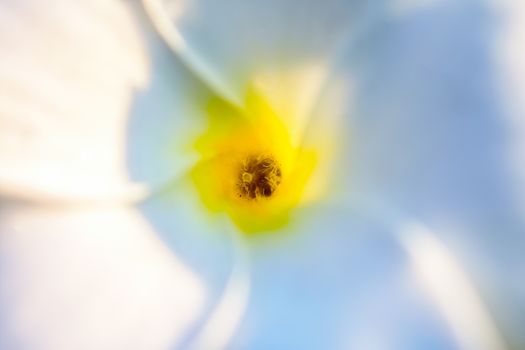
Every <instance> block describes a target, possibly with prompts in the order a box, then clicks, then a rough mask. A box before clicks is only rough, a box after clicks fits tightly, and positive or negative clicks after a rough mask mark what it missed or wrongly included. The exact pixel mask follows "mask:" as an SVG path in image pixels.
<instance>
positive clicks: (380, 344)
mask: <svg viewBox="0 0 525 350" xmlns="http://www.w3.org/2000/svg"><path fill="white" fill-rule="evenodd" d="M298 216H300V217H301V218H302V219H303V220H302V221H301V222H300V223H299V224H298V225H297V227H296V230H297V231H296V232H294V233H288V234H286V233H285V232H284V233H283V232H281V234H279V233H276V235H275V236H273V237H272V236H264V237H262V238H261V241H258V242H254V246H253V250H254V252H253V255H252V260H253V267H252V271H253V273H252V290H253V292H252V296H251V299H250V303H249V305H248V309H247V315H246V317H245V319H244V321H243V323H242V327H241V328H240V329H239V331H238V333H237V337H236V338H235V340H234V343H233V346H232V347H233V348H247V349H269V348H272V349H274V348H279V349H374V348H378V349H423V348H424V349H428V348H436V349H455V348H457V344H456V343H455V340H454V339H453V337H452V335H451V333H449V330H448V327H447V325H446V323H445V322H444V319H443V316H442V314H441V312H440V310H439V309H438V308H437V307H436V305H435V304H434V303H433V300H431V299H430V298H429V296H428V295H427V294H426V292H425V291H424V290H423V289H422V288H421V286H419V285H418V278H417V276H416V275H415V274H413V272H412V271H411V264H410V261H409V260H408V257H407V255H406V252H405V251H404V249H403V248H402V247H401V246H400V245H399V242H398V241H397V239H396V235H395V227H391V226H389V225H388V223H387V222H385V223H383V222H381V220H380V219H378V218H370V217H366V216H364V215H362V214H359V213H357V212H355V211H352V210H349V209H348V208H344V207H342V206H340V205H336V206H334V205H323V206H315V207H314V206H312V207H311V208H309V209H305V210H304V211H302V212H301V213H299V214H298ZM269 237H272V238H269Z"/></svg>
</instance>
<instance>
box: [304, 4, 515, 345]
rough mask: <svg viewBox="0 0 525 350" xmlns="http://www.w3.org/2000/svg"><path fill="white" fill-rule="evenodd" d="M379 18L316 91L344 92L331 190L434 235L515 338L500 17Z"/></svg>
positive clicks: (439, 10) (434, 9) (481, 13)
mask: <svg viewBox="0 0 525 350" xmlns="http://www.w3.org/2000/svg"><path fill="white" fill-rule="evenodd" d="M385 13H387V14H389V16H388V17H386V18H385V19H384V21H383V25H382V26H379V27H377V28H376V29H375V30H374V31H372V32H370V33H369V34H368V35H369V38H367V40H363V41H362V42H361V45H360V46H359V47H357V48H356V47H354V50H353V51H352V52H348V54H347V55H346V56H345V58H344V59H342V60H341V61H340V65H339V66H338V67H339V68H338V69H336V70H335V73H334V78H333V81H331V82H329V83H328V84H327V85H328V86H334V85H337V84H339V83H341V82H342V84H343V85H344V86H345V89H346V90H345V91H348V93H347V96H348V98H347V101H348V103H347V104H346V107H345V109H344V111H343V112H342V115H343V116H344V118H341V120H342V121H343V123H344V124H341V126H340V129H341V130H342V131H341V135H343V136H342V137H341V138H342V139H344V148H343V151H342V152H341V154H340V156H339V157H337V160H336V162H335V163H336V165H337V171H336V172H335V173H336V177H337V181H334V182H332V183H331V186H332V187H333V188H335V189H337V190H338V191H339V197H340V198H345V199H346V201H347V202H349V203H351V204H352V206H354V207H360V206H370V205H371V203H374V204H373V206H376V207H381V208H383V209H385V208H386V209H387V210H394V209H395V210H396V211H399V212H402V213H405V214H406V213H409V214H410V215H411V216H412V217H415V218H417V219H419V220H421V221H423V222H424V223H425V224H426V225H428V226H430V227H431V228H432V229H433V230H434V231H436V232H438V234H439V237H440V239H441V240H443V241H444V242H445V243H446V245H447V246H448V247H450V249H451V250H452V251H453V252H455V254H457V255H458V258H459V260H460V261H461V262H462V263H463V264H465V268H466V270H467V272H468V274H470V275H471V277H472V278H473V279H474V280H475V282H476V285H478V286H480V288H481V292H482V295H483V297H484V298H485V299H486V300H487V301H490V307H491V308H492V309H494V310H491V311H493V313H495V314H496V315H497V317H496V319H497V320H498V322H499V323H501V324H502V325H505V327H506V330H508V332H509V333H512V337H515V338H523V336H522V335H521V332H520V331H519V330H517V328H519V326H518V325H521V324H523V321H522V320H523V315H524V313H523V307H524V305H525V290H524V289H523V283H521V282H519V283H516V281H517V280H520V281H521V280H522V278H521V277H520V276H522V275H523V271H525V270H524V268H525V260H524V259H523V254H522V251H523V249H525V238H524V236H523V232H524V230H525V221H524V220H523V218H524V216H523V210H522V207H520V205H519V203H518V201H517V200H516V194H517V193H520V192H519V190H518V189H519V188H522V186H523V185H522V184H521V183H520V182H519V181H516V176H515V173H514V170H512V168H511V167H509V164H508V159H509V153H511V152H512V153H514V151H515V150H512V149H509V144H511V142H512V140H514V137H513V135H515V132H516V129H513V128H512V125H513V124H510V123H509V122H508V116H507V112H506V110H507V108H508V105H506V103H507V101H505V100H503V99H501V90H497V89H496V88H500V87H501V86H500V85H499V84H500V79H501V77H500V76H498V75H497V74H500V73H499V69H500V67H498V66H497V65H496V63H497V62H496V61H495V60H494V57H497V56H498V55H499V54H498V52H497V50H498V48H499V43H498V41H495V40H496V39H498V36H497V35H496V34H498V33H499V30H500V28H499V27H498V26H497V25H496V24H497V23H498V21H496V20H495V19H496V18H499V17H498V16H499V15H500V14H499V12H496V11H494V10H493V8H491V7H489V6H487V5H486V4H483V3H480V2H475V1H472V2H470V1H467V2H461V3H459V2H450V1H436V2H427V3H426V5H424V6H420V7H418V8H417V9H414V10H413V11H409V12H406V11H404V12H403V13H401V14H400V13H399V12H396V11H391V12H385ZM506 38H507V39H508V37H507V36H506ZM520 38H521V37H520ZM518 42H519V43H521V41H519V40H517V41H516V43H518ZM495 73H497V74H495ZM343 125H344V126H343ZM314 130H315V128H314ZM311 134H312V135H313V136H314V137H315V132H312V133H311ZM514 340H515V341H517V342H518V343H519V342H520V341H521V342H522V343H523V342H524V341H523V339H522V340H520V341H519V340H516V339H514Z"/></svg>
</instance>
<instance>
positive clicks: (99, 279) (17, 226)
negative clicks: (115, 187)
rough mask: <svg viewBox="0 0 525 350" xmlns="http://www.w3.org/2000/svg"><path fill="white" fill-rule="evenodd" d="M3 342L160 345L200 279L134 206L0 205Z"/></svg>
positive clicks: (171, 339)
mask: <svg viewBox="0 0 525 350" xmlns="http://www.w3.org/2000/svg"><path fill="white" fill-rule="evenodd" d="M0 261H1V263H0V269H1V270H0V271H1V272H0V286H1V287H0V309H1V310H2V312H1V313H0V347H1V348H2V349H35V350H62V349H63V350H68V349H86V350H88V349H101V350H105V349H107V350H114V349H144V350H146V349H148V350H149V349H167V348H169V347H172V346H175V345H177V344H180V343H181V341H183V340H184V337H185V334H186V332H188V331H190V330H191V329H192V327H193V326H194V325H195V322H196V321H197V319H198V317H199V315H200V313H201V312H202V311H203V310H204V306H205V303H206V298H207V297H208V294H207V292H208V291H207V289H206V287H207V286H206V284H205V283H204V282H203V281H202V280H201V279H200V278H199V277H197V275H196V274H195V271H193V270H192V269H190V268H189V267H188V266H187V265H186V264H185V263H183V261H182V260H181V259H179V258H178V257H175V256H174V255H173V254H172V253H171V252H170V251H169V250H167V249H166V247H165V246H164V244H162V242H161V241H160V240H159V238H158V237H157V236H156V235H155V230H154V228H153V227H151V225H149V224H148V223H147V222H146V221H145V220H144V218H143V217H142V216H141V215H140V214H139V213H138V212H137V211H135V210H131V209H125V208H118V207H106V208H100V209H97V210H95V209H88V208H50V207H48V208H37V207H25V206H17V205H16V204H12V205H4V206H3V207H2V208H1V210H0Z"/></svg>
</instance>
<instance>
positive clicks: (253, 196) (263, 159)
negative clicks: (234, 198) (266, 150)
mask: <svg viewBox="0 0 525 350" xmlns="http://www.w3.org/2000/svg"><path fill="white" fill-rule="evenodd" d="M281 177H282V175H281V169H280V166H279V164H278V163H277V162H276V161H275V160H274V158H273V157H271V156H266V155H252V156H249V157H248V158H246V159H245V160H244V161H243V163H242V165H241V169H240V171H239V179H238V181H237V188H238V190H239V197H241V198H247V199H250V200H257V199H259V198H263V197H264V198H268V197H271V196H272V195H273V193H274V192H275V191H276V190H277V187H278V186H279V184H280V183H281Z"/></svg>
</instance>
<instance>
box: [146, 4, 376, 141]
mask: <svg viewBox="0 0 525 350" xmlns="http://www.w3.org/2000/svg"><path fill="white" fill-rule="evenodd" d="M144 3H145V5H146V9H147V10H148V12H149V13H150V15H151V17H152V18H153V20H154V22H155V23H156V25H157V27H158V28H159V30H160V31H161V33H163V35H164V37H165V38H166V39H167V40H168V42H170V44H171V46H172V48H173V49H174V50H175V51H176V52H177V53H178V54H179V56H180V57H181V58H182V59H183V60H185V61H186V62H187V63H188V66H190V67H192V68H193V69H194V71H195V72H196V73H197V74H198V75H200V76H201V77H202V78H204V79H205V80H206V82H207V83H209V84H210V85H211V86H212V87H214V88H215V89H217V90H219V92H221V93H222V94H223V95H224V96H225V97H227V98H230V99H232V100H233V101H234V102H237V103H242V102H243V99H244V96H245V93H246V90H247V89H248V88H249V86H250V85H252V86H255V87H256V88H257V89H258V90H259V91H260V92H262V93H263V94H264V95H265V96H266V98H267V99H268V100H269V102H270V103H271V105H272V107H274V108H275V109H276V111H277V112H278V113H279V114H280V115H281V116H282V117H283V118H284V119H285V120H286V122H287V123H288V124H289V126H290V130H291V131H292V132H293V133H294V135H293V136H294V138H298V137H300V133H301V132H302V128H304V124H305V122H306V120H307V119H308V118H307V117H308V114H309V112H310V109H311V108H312V106H313V105H314V104H315V101H316V97H317V95H318V93H319V91H320V89H321V88H322V87H323V83H324V80H325V79H326V75H327V74H328V73H329V71H330V65H331V63H332V61H333V58H334V57H335V56H337V54H338V50H340V49H341V47H342V46H344V45H345V44H348V42H349V41H352V40H353V39H355V38H357V37H359V34H360V32H361V31H362V30H363V28H364V27H366V26H367V25H368V24H369V23H370V17H372V14H373V13H374V11H373V5H370V4H368V3H367V2H366V1H360V0H357V1H345V0H328V1H315V0H313V1H296V0H285V1H243V0H228V1H220V2H216V1H208V0H186V1H170V0H144Z"/></svg>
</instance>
